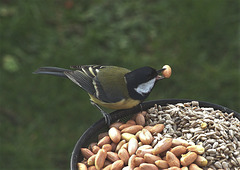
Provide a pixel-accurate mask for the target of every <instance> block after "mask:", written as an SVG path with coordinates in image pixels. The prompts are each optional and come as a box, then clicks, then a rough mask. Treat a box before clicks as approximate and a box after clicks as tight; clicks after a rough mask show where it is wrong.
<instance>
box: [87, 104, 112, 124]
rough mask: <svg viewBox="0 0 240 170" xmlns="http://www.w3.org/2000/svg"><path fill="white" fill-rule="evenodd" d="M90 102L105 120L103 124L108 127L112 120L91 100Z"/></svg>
mask: <svg viewBox="0 0 240 170" xmlns="http://www.w3.org/2000/svg"><path fill="white" fill-rule="evenodd" d="M90 102H91V104H92V105H94V106H96V107H97V108H98V109H99V110H100V112H101V113H102V115H103V117H104V119H105V123H106V124H107V125H108V126H110V124H111V120H112V119H111V116H110V115H109V114H107V113H106V112H105V111H104V110H103V109H101V107H100V106H99V105H98V104H97V103H95V102H93V101H92V100H90Z"/></svg>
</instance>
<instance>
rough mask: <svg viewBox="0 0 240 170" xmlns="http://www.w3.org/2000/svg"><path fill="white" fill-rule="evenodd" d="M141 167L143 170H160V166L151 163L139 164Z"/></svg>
mask: <svg viewBox="0 0 240 170" xmlns="http://www.w3.org/2000/svg"><path fill="white" fill-rule="evenodd" d="M139 167H140V168H141V170H150V169H151V170H158V167H157V166H156V165H154V164H150V163H142V164H140V166H139Z"/></svg>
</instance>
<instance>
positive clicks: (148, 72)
mask: <svg viewBox="0 0 240 170" xmlns="http://www.w3.org/2000/svg"><path fill="white" fill-rule="evenodd" d="M166 69H167V68H166V67H163V68H162V69H160V70H155V69H154V68H152V67H141V68H139V69H136V70H133V71H131V72H129V73H127V74H126V75H125V80H126V83H127V88H128V93H129V95H130V97H131V98H133V99H136V100H140V101H143V100H144V99H146V98H147V97H148V95H149V94H150V92H151V91H152V89H153V87H154V85H155V84H156V82H157V81H158V80H162V79H164V78H166V76H164V75H160V73H162V72H163V71H165V70H166ZM169 77H170V76H169ZM167 78H168V77H167Z"/></svg>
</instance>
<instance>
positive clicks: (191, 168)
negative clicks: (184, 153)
mask: <svg viewBox="0 0 240 170" xmlns="http://www.w3.org/2000/svg"><path fill="white" fill-rule="evenodd" d="M189 170H203V169H202V168H200V167H199V166H197V165H196V164H191V165H190V166H189Z"/></svg>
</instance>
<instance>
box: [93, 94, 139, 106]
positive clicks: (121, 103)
mask: <svg viewBox="0 0 240 170" xmlns="http://www.w3.org/2000/svg"><path fill="white" fill-rule="evenodd" d="M89 96H90V98H91V100H92V101H93V102H95V103H97V104H98V105H100V106H103V107H106V108H109V109H114V110H119V109H130V108H132V107H134V106H136V105H138V104H139V103H140V100H133V99H122V100H120V101H119V102H116V103H106V102H103V101H100V100H98V99H97V98H96V97H94V96H92V95H90V94H89Z"/></svg>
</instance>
